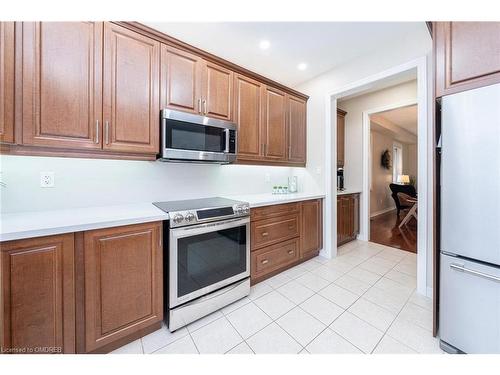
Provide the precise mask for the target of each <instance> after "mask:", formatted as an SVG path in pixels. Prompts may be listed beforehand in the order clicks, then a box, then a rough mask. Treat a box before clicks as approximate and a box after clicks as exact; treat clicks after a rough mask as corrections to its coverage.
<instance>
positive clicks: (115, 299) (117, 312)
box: [84, 222, 163, 352]
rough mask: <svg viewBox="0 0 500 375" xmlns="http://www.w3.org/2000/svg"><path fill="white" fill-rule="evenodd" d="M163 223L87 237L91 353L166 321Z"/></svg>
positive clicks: (88, 348) (87, 325) (88, 346)
mask: <svg viewBox="0 0 500 375" xmlns="http://www.w3.org/2000/svg"><path fill="white" fill-rule="evenodd" d="M161 225H162V224H161V222H155V223H146V224H138V225H128V226H123V227H117V228H108V229H98V230H94V231H88V232H85V233H84V246H85V271H84V274H85V349H86V351H87V352H90V351H96V350H98V349H99V348H101V347H103V346H105V345H107V344H110V343H112V342H114V341H115V340H119V339H121V338H124V337H126V336H127V335H129V334H132V333H136V332H138V331H140V330H142V329H144V328H146V327H148V326H150V325H151V324H155V323H157V322H160V321H161V320H162V318H163V264H162V243H161V230H162V227H161Z"/></svg>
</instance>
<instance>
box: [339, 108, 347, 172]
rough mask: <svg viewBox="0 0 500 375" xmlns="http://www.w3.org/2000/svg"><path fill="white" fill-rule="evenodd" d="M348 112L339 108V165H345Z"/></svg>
mask: <svg viewBox="0 0 500 375" xmlns="http://www.w3.org/2000/svg"><path fill="white" fill-rule="evenodd" d="M346 114H347V112H345V111H343V110H341V109H338V108H337V167H343V166H344V158H345V156H344V155H345V115H346Z"/></svg>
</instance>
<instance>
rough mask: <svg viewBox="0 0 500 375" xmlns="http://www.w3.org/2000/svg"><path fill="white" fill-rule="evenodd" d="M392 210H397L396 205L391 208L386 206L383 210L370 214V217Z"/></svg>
mask: <svg viewBox="0 0 500 375" xmlns="http://www.w3.org/2000/svg"><path fill="white" fill-rule="evenodd" d="M391 211H396V207H389V208H384V209H383V210H380V211H376V212H374V213H372V214H370V219H371V218H374V217H376V216H380V215H383V214H386V213H388V212H391Z"/></svg>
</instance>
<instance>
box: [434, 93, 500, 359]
mask: <svg viewBox="0 0 500 375" xmlns="http://www.w3.org/2000/svg"><path fill="white" fill-rule="evenodd" d="M440 144H441V194H440V196H441V247H440V249H441V254H440V310H439V327H440V328H439V336H440V339H441V347H442V348H443V349H444V350H446V351H451V352H452V351H455V350H458V351H460V352H465V353H500V84H497V85H492V86H487V87H483V88H479V89H475V90H470V91H466V92H462V93H458V94H453V95H449V96H445V97H443V98H442V101H441V141H440Z"/></svg>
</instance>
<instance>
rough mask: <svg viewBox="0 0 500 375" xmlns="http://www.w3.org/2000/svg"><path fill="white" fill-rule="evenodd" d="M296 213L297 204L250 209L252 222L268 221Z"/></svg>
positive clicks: (297, 210) (297, 209)
mask: <svg viewBox="0 0 500 375" xmlns="http://www.w3.org/2000/svg"><path fill="white" fill-rule="evenodd" d="M296 212H299V204H298V203H286V204H276V205H274V206H265V207H258V208H252V210H251V219H252V221H254V220H262V219H270V218H272V217H278V216H283V215H288V214H292V213H296Z"/></svg>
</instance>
